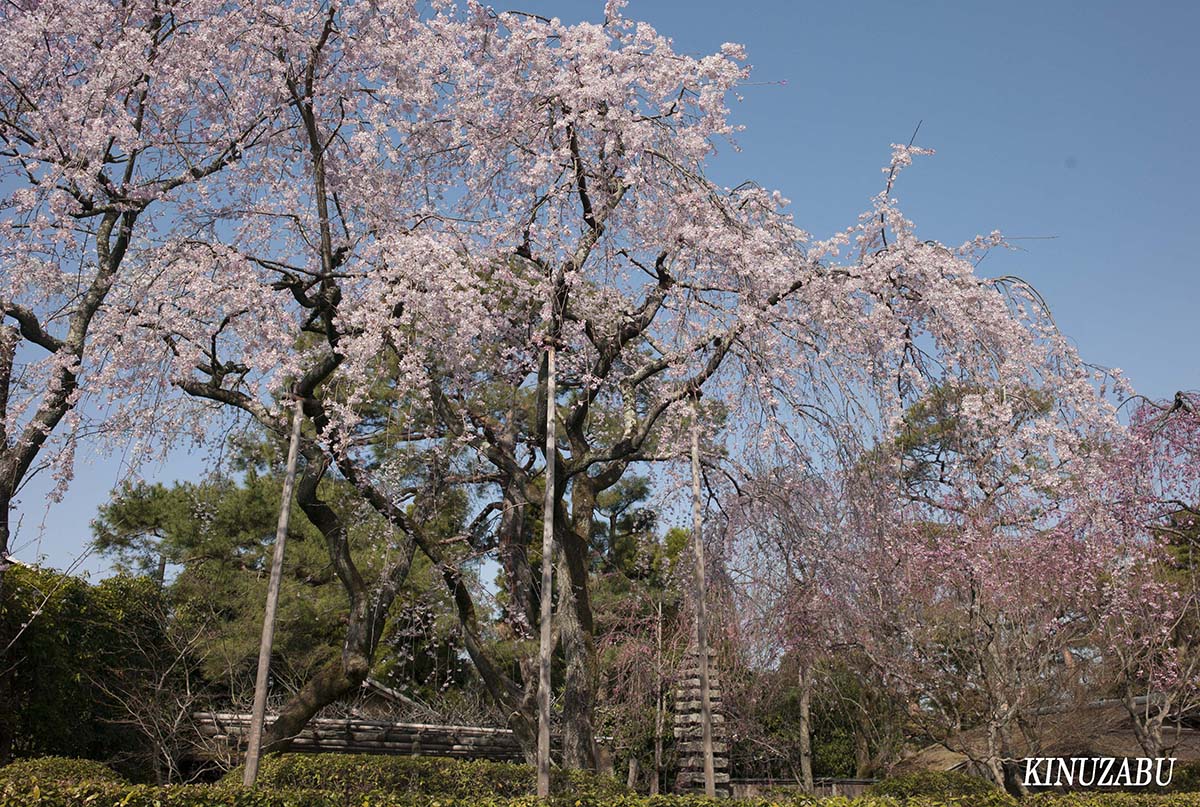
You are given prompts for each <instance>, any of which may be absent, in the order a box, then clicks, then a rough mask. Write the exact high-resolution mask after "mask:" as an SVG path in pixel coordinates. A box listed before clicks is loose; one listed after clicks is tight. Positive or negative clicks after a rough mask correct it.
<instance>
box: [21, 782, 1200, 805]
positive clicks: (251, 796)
mask: <svg viewBox="0 0 1200 807" xmlns="http://www.w3.org/2000/svg"><path fill="white" fill-rule="evenodd" d="M998 803H999V802H998V801H997V800H996V794H995V793H992V794H976V795H973V796H956V797H952V798H950V799H938V798H933V797H929V796H917V797H913V798H910V799H895V798H892V797H885V796H864V797H861V798H855V799H850V798H844V797H839V798H830V799H805V798H798V799H790V800H775V801H766V800H762V799H757V800H751V801H729V800H723V801H719V802H713V801H710V800H708V799H705V798H702V797H699V796H654V797H646V796H629V795H626V796H616V797H610V798H607V799H603V800H598V801H589V800H585V799H572V797H571V796H566V795H562V796H558V797H556V798H555V799H554V800H553V801H552V802H551V805H550V807H584V805H593V807H713V805H720V807H817V806H818V805H819V807H995V805H996V804H998ZM79 805H84V807H540V806H539V802H538V800H537V799H536V798H535V797H533V796H522V797H519V798H508V799H506V798H492V797H486V796H480V797H471V798H461V799H447V798H444V797H434V796H422V795H417V794H413V793H409V794H389V793H368V794H358V795H355V796H353V798H348V797H347V795H346V794H345V793H336V792H330V791H322V790H286V789H276V788H256V789H254V790H246V789H243V788H240V787H233V786H230V785H227V784H219V785H176V786H168V787H153V786H150V785H119V784H116V783H112V782H107V783H105V782H92V783H85V784H80V785H53V784H49V785H46V786H38V785H31V786H28V787H20V786H17V785H15V784H14V783H12V782H8V783H6V784H5V785H3V786H2V787H0V807H78V806H79ZM1025 805H1032V807H1200V794H1184V793H1180V794H1150V793H1147V794H1137V793H1091V794H1072V795H1067V796H1049V795H1039V796H1036V797H1034V798H1032V799H1030V800H1029V801H1027V802H1024V803H1023V804H1022V807H1025Z"/></svg>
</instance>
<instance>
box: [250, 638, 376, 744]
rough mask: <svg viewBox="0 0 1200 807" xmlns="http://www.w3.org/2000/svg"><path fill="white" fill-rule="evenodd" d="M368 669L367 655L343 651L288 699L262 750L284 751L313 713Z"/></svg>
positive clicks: (352, 687)
mask: <svg viewBox="0 0 1200 807" xmlns="http://www.w3.org/2000/svg"><path fill="white" fill-rule="evenodd" d="M372 650H373V648H372ZM370 669H371V658H370V656H369V655H363V654H362V653H359V652H346V653H343V654H342V655H341V657H339V658H337V659H335V660H333V661H331V662H329V663H328V664H326V665H325V666H324V667H322V668H321V670H319V671H318V672H317V674H316V675H314V676H313V677H312V678H310V679H308V681H306V682H305V684H304V686H302V687H301V688H300V690H299V691H298V692H297V693H296V694H295V695H293V696H292V697H291V698H289V699H288V702H287V703H286V704H285V705H284V707H283V708H282V709H280V711H279V716H278V717H277V718H276V719H275V722H273V723H271V725H270V727H269V728H267V729H266V731H265V732H264V733H263V753H268V754H269V753H277V752H281V751H286V750H287V749H288V748H289V747H291V744H292V740H294V739H295V738H296V735H298V734H299V733H300V732H301V731H303V729H304V727H305V726H307V725H308V721H309V720H311V719H312V718H313V715H315V714H316V713H317V712H319V711H320V710H321V709H323V708H324V707H326V706H328V705H329V704H331V703H336V702H337V701H338V700H340V699H341V698H343V697H345V696H346V695H349V694H351V693H353V692H355V691H356V690H357V689H358V688H359V687H360V686H362V682H363V681H365V680H366V678H367V673H368V672H370Z"/></svg>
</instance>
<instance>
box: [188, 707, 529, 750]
mask: <svg viewBox="0 0 1200 807" xmlns="http://www.w3.org/2000/svg"><path fill="white" fill-rule="evenodd" d="M194 718H195V721H196V724H197V726H198V728H199V730H200V734H201V735H202V736H203V737H204V738H205V739H206V740H207V741H208V742H207V743H206V745H211V746H213V747H214V750H215V749H216V748H220V747H224V748H226V749H228V750H229V751H236V749H237V748H238V747H239V746H242V745H244V744H245V736H246V735H247V734H248V733H249V730H250V728H249V727H250V715H249V714H239V713H232V712H201V713H198V714H196V715H194ZM271 719H272V718H271V717H270V716H268V717H267V722H268V724H269V723H270V722H271ZM292 750H293V751H301V752H309V753H322V752H336V753H343V754H397V755H412V756H437V757H458V758H460V759H490V760H493V761H496V762H522V761H523V760H524V756H523V755H522V754H521V748H520V745H519V744H518V743H517V739H516V737H514V736H513V733H512V731H511V730H510V729H492V728H480V727H478V726H438V725H429V724H425V723H392V722H390V721H385V720H368V719H364V718H347V719H331V718H316V719H313V720H310V721H309V722H308V726H307V727H305V729H304V730H303V731H301V732H300V734H299V735H298V736H297V737H296V739H295V740H293V741H292Z"/></svg>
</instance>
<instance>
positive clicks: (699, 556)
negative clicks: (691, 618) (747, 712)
mask: <svg viewBox="0 0 1200 807" xmlns="http://www.w3.org/2000/svg"><path fill="white" fill-rule="evenodd" d="M692 546H693V548H694V550H695V553H696V650H697V652H698V653H699V656H700V728H701V732H702V733H701V743H702V747H703V749H704V795H706V796H708V797H709V798H715V797H716V795H717V783H716V770H715V766H714V764H713V731H712V692H711V691H710V689H709V686H708V609H707V606H706V605H705V601H704V593H705V588H706V586H705V583H704V515H703V511H702V507H701V501H700V407H698V406H696V407H694V408H693V409H692Z"/></svg>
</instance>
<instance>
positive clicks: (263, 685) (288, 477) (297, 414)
mask: <svg viewBox="0 0 1200 807" xmlns="http://www.w3.org/2000/svg"><path fill="white" fill-rule="evenodd" d="M303 419H304V406H303V401H302V400H301V399H300V398H296V405H295V409H294V410H293V412H292V439H291V441H290V442H289V443H288V456H287V470H286V472H285V473H284V476H283V494H282V495H283V501H282V502H281V503H280V505H279V524H278V525H277V526H276V528H275V552H274V554H273V555H272V557H271V579H270V582H268V583H267V608H266V611H265V613H264V614H263V628H262V640H261V641H260V642H259V645H258V675H257V676H255V679H254V711H253V712H252V713H251V715H250V738H249V745H248V747H247V749H246V770H245V772H244V774H243V776H242V784H243V785H245V786H246V787H254V780H255V779H257V778H258V761H259V758H260V757H261V756H262V734H263V722H264V720H265V719H266V715H267V676H268V673H269V672H270V669H271V644H272V642H274V640H275V610H276V608H277V606H278V605H279V584H280V582H281V581H282V579H283V549H284V544H285V543H286V542H287V530H288V521H289V520H290V518H291V515H292V488H293V487H294V486H295V484H296V455H297V454H298V453H299V448H300V423H301V421H303Z"/></svg>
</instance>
